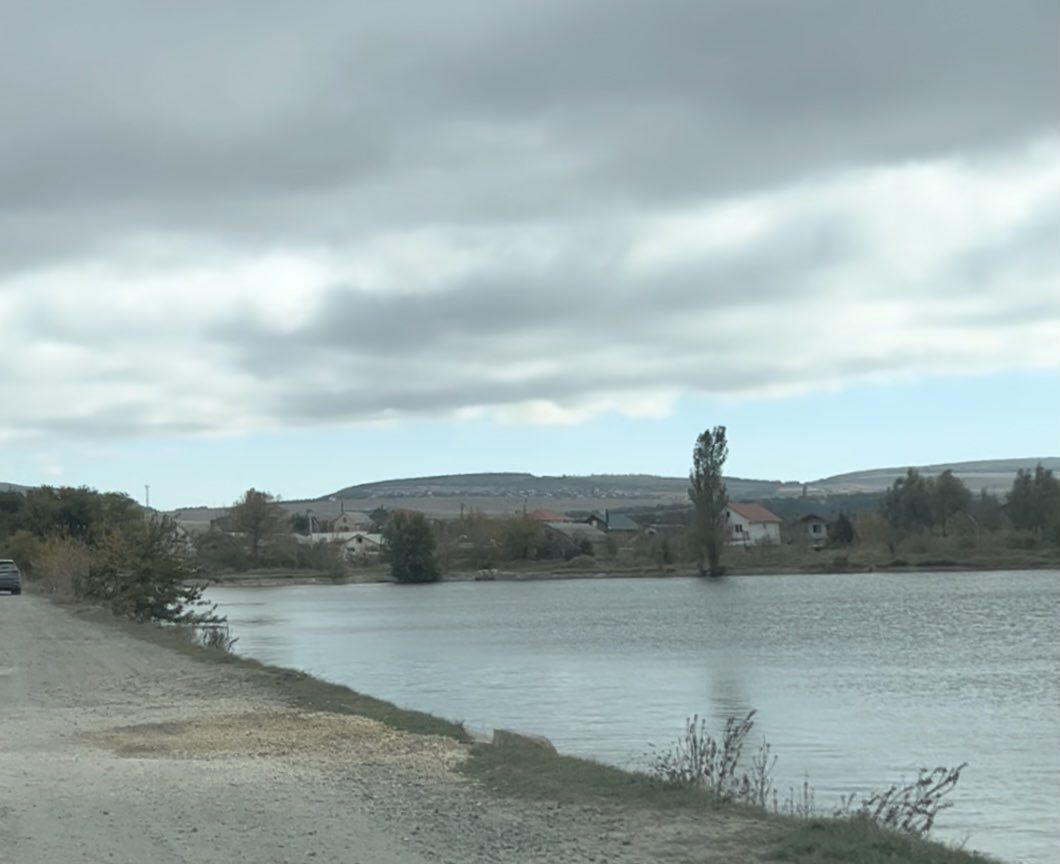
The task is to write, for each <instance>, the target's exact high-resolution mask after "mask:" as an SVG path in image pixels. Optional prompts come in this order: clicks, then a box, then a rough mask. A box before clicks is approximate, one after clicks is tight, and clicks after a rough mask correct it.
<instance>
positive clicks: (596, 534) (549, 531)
mask: <svg viewBox="0 0 1060 864" xmlns="http://www.w3.org/2000/svg"><path fill="white" fill-rule="evenodd" d="M542 527H543V528H544V530H545V536H546V537H550V538H551V539H553V540H555V541H557V542H558V543H559V545H560V546H562V547H563V549H564V552H578V551H585V552H590V550H591V552H590V554H592V555H595V556H599V555H602V554H604V553H605V552H606V551H607V535H606V534H605V533H604V532H603V531H601V530H600V529H599V528H594V527H593V526H592V525H587V524H586V523H584V522H545V523H543V524H542Z"/></svg>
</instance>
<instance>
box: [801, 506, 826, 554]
mask: <svg viewBox="0 0 1060 864" xmlns="http://www.w3.org/2000/svg"><path fill="white" fill-rule="evenodd" d="M799 528H800V534H802V536H803V537H805V538H807V539H809V541H810V542H811V543H812V544H813V545H814V548H820V547H821V546H823V545H824V544H825V543H827V542H828V522H827V520H825V519H824V518H822V517H821V516H818V515H817V514H816V513H807V514H806V515H805V516H803V517H802V518H801V519H800V520H799Z"/></svg>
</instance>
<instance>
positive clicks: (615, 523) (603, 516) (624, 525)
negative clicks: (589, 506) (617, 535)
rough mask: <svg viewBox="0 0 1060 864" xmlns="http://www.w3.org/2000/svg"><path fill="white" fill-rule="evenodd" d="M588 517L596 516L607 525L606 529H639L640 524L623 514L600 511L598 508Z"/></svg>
mask: <svg viewBox="0 0 1060 864" xmlns="http://www.w3.org/2000/svg"><path fill="white" fill-rule="evenodd" d="M589 518H590V519H593V518H596V519H597V520H599V521H600V522H603V523H604V525H606V526H607V530H608V531H639V530H640V525H638V524H637V523H636V522H634V521H633V520H632V519H630V518H629V517H628V516H624V515H622V514H621V513H612V512H611V511H610V510H607V511H605V512H603V513H601V512H600V511H599V510H596V511H594V512H593V514H592V515H591V516H590V517H589Z"/></svg>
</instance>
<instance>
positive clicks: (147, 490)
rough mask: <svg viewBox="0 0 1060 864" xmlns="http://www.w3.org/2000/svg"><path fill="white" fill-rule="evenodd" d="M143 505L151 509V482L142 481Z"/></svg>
mask: <svg viewBox="0 0 1060 864" xmlns="http://www.w3.org/2000/svg"><path fill="white" fill-rule="evenodd" d="M144 507H146V508H148V509H151V484H150V483H144Z"/></svg>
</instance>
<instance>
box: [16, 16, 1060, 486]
mask: <svg viewBox="0 0 1060 864" xmlns="http://www.w3.org/2000/svg"><path fill="white" fill-rule="evenodd" d="M3 17H4V23H3V27H2V28H0V81H2V82H3V84H2V85H0V86H2V93H3V100H2V105H3V112H4V116H3V120H2V121H0V328H2V332H3V334H4V340H3V347H4V357H3V362H2V366H0V481H12V482H20V483H27V484H34V483H41V482H50V483H71V484H79V483H89V484H91V485H95V486H99V487H101V488H120V489H125V490H126V491H129V492H132V493H134V494H136V495H137V496H138V497H142V484H144V483H151V484H152V485H153V487H154V488H155V489H156V490H158V491H156V493H155V501H156V502H157V503H160V504H162V505H163V506H177V505H180V504H190V503H196V502H227V501H230V500H232V499H234V498H235V497H236V496H237V495H238V494H239V493H240V492H241V491H242V490H243V489H245V488H246V486H247V485H251V484H253V485H256V486H259V487H264V488H267V489H270V490H272V491H274V492H276V493H279V494H282V495H284V496H285V497H300V496H304V495H318V494H323V493H326V492H329V491H332V490H333V489H335V488H338V487H341V486H345V485H348V484H350V483H355V482H361V481H366V480H372V479H381V478H383V477H388V476H402V475H408V474H417V473H443V472H448V471H466V470H480V469H481V470H497V469H507V470H530V471H535V472H537V473H564V472H566V473H588V472H590V471H596V472H603V471H610V472H616V473H621V472H627V471H653V472H658V473H670V474H675V473H676V474H679V473H683V472H684V471H685V470H687V463H688V461H689V453H690V451H691V445H692V442H693V439H694V437H695V434H696V432H697V431H699V430H700V429H702V428H703V427H705V426H709V425H714V424H717V423H723V424H726V425H729V426H730V438H731V440H732V443H731V450H732V454H733V455H732V459H731V463H730V468H731V469H732V470H733V472H734V473H739V474H743V475H745V476H761V477H771V478H778V477H785V478H793V479H813V478H814V477H817V476H822V475H826V474H831V473H838V472H839V471H842V470H849V469H854V468H861V467H874V466H879V465H884V464H907V463H908V464H915V463H919V462H929V461H941V460H944V459H947V458H954V459H964V458H989V457H1001V456H1033V455H1055V454H1057V453H1058V452H1060V446H1058V445H1060V239H1058V238H1060V119H1058V110H1060V109H1058V105H1060V94H1058V81H1060V69H1058V52H1057V48H1056V39H1057V34H1058V32H1060V4H1057V3H1056V2H1055V0H1042V2H1020V0H1005V2H1000V0H991V2H982V0H932V2H923V0H917V2H896V0H886V2H883V0H881V2H875V0H864V2H856V3H851V2H845V0H834V2H817V0H800V2H780V0H774V2H750V0H732V2H727V0H722V2H718V0H683V2H682V0H654V2H650V3H649V2H623V0H608V2H599V0H598V2H581V0H535V2H532V3H531V2H525V0H520V2H511V0H469V2H448V3H444V4H441V3H423V2H420V3H408V2H390V3H387V4H376V3H371V4H369V3H356V2H350V0H343V2H311V3H303V4H293V3H288V2H268V0H254V2H234V0H226V2H224V3H217V2H201V0H187V2H183V3H179V4H178V3H167V4H161V3H157V4H156V3H145V2H142V0H137V2H112V0H99V2H94V3H76V2H69V3H60V2H38V3H33V4H9V5H8V7H5V11H4V16H3ZM1004 412H1009V413H1008V414H1005V413H1004ZM910 427H915V428H910Z"/></svg>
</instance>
